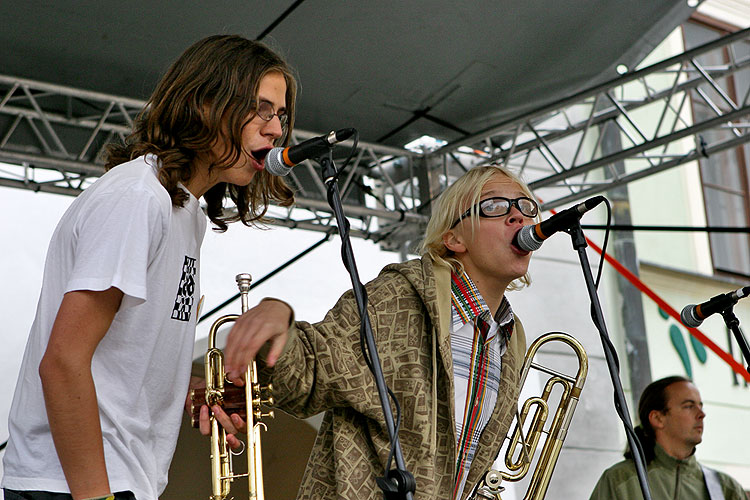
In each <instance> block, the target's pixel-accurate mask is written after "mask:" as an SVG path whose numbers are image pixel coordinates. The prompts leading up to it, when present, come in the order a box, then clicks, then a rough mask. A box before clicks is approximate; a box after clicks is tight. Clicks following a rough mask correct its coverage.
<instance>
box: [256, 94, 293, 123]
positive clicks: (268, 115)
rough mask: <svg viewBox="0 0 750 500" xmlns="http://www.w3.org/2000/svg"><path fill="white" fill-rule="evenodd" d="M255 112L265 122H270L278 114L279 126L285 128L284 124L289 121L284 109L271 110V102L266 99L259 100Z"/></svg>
mask: <svg viewBox="0 0 750 500" xmlns="http://www.w3.org/2000/svg"><path fill="white" fill-rule="evenodd" d="M255 114H256V115H258V116H259V117H260V119H261V120H263V121H266V122H270V121H271V120H272V119H273V117H274V116H278V117H279V122H280V123H281V128H286V124H287V122H288V121H289V116H288V115H287V114H286V110H282V111H279V112H278V113H275V112H274V111H273V104H271V103H270V102H268V101H260V102H259V103H258V107H257V109H256V110H255Z"/></svg>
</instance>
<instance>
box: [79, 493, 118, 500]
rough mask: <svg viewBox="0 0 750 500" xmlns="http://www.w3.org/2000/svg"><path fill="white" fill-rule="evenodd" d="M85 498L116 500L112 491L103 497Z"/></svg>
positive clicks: (87, 499)
mask: <svg viewBox="0 0 750 500" xmlns="http://www.w3.org/2000/svg"><path fill="white" fill-rule="evenodd" d="M83 500H115V496H114V495H113V494H112V493H110V494H109V495H105V496H103V497H91V498H84V499H83Z"/></svg>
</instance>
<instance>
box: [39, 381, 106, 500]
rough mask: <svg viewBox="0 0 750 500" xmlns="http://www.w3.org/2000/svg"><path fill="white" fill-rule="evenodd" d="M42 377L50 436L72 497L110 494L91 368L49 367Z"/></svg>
mask: <svg viewBox="0 0 750 500" xmlns="http://www.w3.org/2000/svg"><path fill="white" fill-rule="evenodd" d="M45 375H46V376H44V377H43V378H42V385H43V389H44V400H45V404H46V407H47V417H48V419H49V425H50V430H51V432H52V439H53V440H54V442H55V449H56V450H57V455H58V458H59V459H60V464H61V465H62V468H63V472H64V473H65V479H66V480H67V482H68V486H69V487H70V492H71V495H73V498H74V499H79V498H92V497H97V496H104V495H107V494H108V493H110V486H109V479H108V477H107V469H106V465H105V461H104V446H103V444H102V431H101V425H100V423H99V408H98V406H97V401H96V390H95V387H94V381H93V378H92V377H91V371H90V369H88V368H86V369H81V370H73V371H71V370H70V369H68V370H65V369H58V370H55V369H49V370H48V372H47V373H46V374H45Z"/></svg>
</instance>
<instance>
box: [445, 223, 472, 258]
mask: <svg viewBox="0 0 750 500" xmlns="http://www.w3.org/2000/svg"><path fill="white" fill-rule="evenodd" d="M443 245H445V248H447V249H448V250H450V251H451V252H453V253H454V254H461V253H464V252H466V245H465V244H464V240H463V237H462V236H461V235H460V234H458V233H456V232H455V231H453V230H452V229H451V230H449V231H448V232H446V233H445V234H443Z"/></svg>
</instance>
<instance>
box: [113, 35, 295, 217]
mask: <svg viewBox="0 0 750 500" xmlns="http://www.w3.org/2000/svg"><path fill="white" fill-rule="evenodd" d="M273 72H278V73H280V74H282V75H283V76H284V80H285V81H286V112H287V114H288V116H289V121H288V125H287V129H286V133H285V134H284V136H283V137H281V138H280V139H279V140H278V141H276V142H277V143H278V144H276V145H277V146H280V145H284V146H285V145H287V144H288V143H289V136H290V133H291V130H292V127H293V126H294V103H295V99H296V96H297V84H296V80H295V78H294V75H293V74H292V71H291V69H290V68H289V66H288V65H287V64H286V62H285V61H284V60H283V59H282V58H281V57H280V56H279V55H278V54H276V53H275V52H274V51H273V50H271V49H270V48H269V47H268V46H266V45H264V44H262V43H260V42H256V41H252V40H248V39H246V38H243V37H241V36H238V35H214V36H210V37H207V38H204V39H202V40H200V41H198V42H196V43H195V44H193V45H192V46H191V47H189V48H188V49H187V50H186V51H185V52H184V53H183V54H182V55H181V56H180V57H179V59H177V61H175V62H174V64H172V66H171V67H170V68H169V70H167V72H166V74H165V75H164V76H163V77H162V79H161V81H160V82H159V84H158V85H157V86H156V89H155V90H154V92H153V94H152V95H151V98H150V99H149V100H148V103H147V105H146V107H145V108H144V109H143V111H142V112H141V113H140V115H139V116H138V118H137V119H136V122H135V125H134V128H133V132H132V133H131V134H130V135H129V136H128V137H127V139H126V141H125V144H116V145H112V146H110V148H109V150H108V156H107V161H106V168H107V169H110V168H112V167H114V166H116V165H119V164H121V163H124V162H127V161H130V160H132V159H133V158H136V157H138V156H140V155H143V154H147V153H152V154H154V155H156V156H157V157H158V158H159V160H160V161H161V168H160V170H159V174H158V175H159V181H160V182H161V184H162V185H163V186H164V188H165V189H166V190H167V192H168V193H169V195H170V197H171V198H172V204H173V205H175V206H184V204H185V202H186V201H187V200H188V194H187V193H186V192H185V191H183V190H182V189H181V188H180V187H179V186H178V183H183V184H186V183H187V182H189V181H190V180H191V179H192V178H193V177H194V176H195V174H196V170H195V169H196V167H195V160H196V158H198V157H199V156H200V157H201V158H209V159H210V160H211V164H210V165H209V172H210V171H211V170H212V169H214V168H219V169H222V168H229V167H230V166H232V165H234V164H235V163H236V162H237V161H238V160H239V158H240V157H241V155H242V154H243V152H242V129H243V127H244V126H245V125H246V124H247V120H246V118H247V117H248V115H252V114H253V113H254V112H255V110H256V105H257V103H256V97H257V95H258V87H259V86H260V81H261V79H262V78H263V77H264V76H265V75H267V74H269V73H273ZM218 140H222V141H224V142H225V143H226V144H227V145H228V147H227V148H225V150H226V151H225V153H224V154H223V155H222V156H221V158H212V156H211V155H210V154H209V153H210V151H211V149H212V146H213V145H214V144H215V143H216V142H217V141H218ZM227 195H229V197H230V198H231V199H232V201H233V202H234V203H235V205H236V206H237V214H236V215H232V216H225V215H224V206H223V205H224V198H225V197H226V196H227ZM203 198H204V199H205V201H206V205H207V213H208V216H209V218H210V219H211V221H212V222H213V223H214V224H215V225H216V226H217V230H219V231H225V230H226V229H227V222H235V221H238V220H239V221H242V223H243V224H245V225H251V224H252V223H253V221H256V220H258V219H261V218H262V217H263V215H264V214H265V213H266V210H267V209H268V205H269V203H270V202H272V201H275V202H277V203H279V204H280V205H282V206H288V205H291V204H292V203H293V201H294V193H293V192H292V190H291V189H290V188H289V186H287V185H286V183H285V182H284V180H283V178H281V177H276V176H273V175H271V174H269V173H268V172H267V171H265V170H264V171H261V172H258V173H257V174H256V175H255V176H254V177H253V180H252V182H250V184H249V185H247V186H237V185H233V184H227V183H219V184H217V185H215V186H213V187H212V188H211V189H209V190H208V191H207V192H206V193H205V194H204V195H203Z"/></svg>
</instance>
